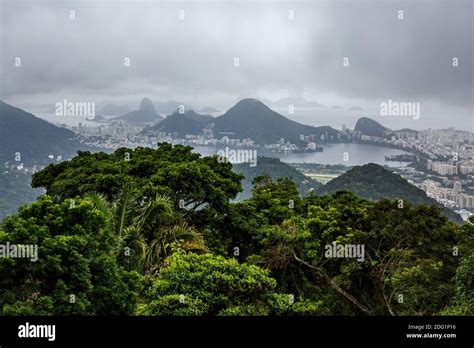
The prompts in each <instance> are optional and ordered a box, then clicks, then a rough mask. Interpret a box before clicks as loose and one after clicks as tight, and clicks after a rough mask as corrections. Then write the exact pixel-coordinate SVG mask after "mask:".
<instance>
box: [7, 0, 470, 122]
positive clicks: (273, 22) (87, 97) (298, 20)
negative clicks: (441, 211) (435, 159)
mask: <svg viewBox="0 0 474 348" xmlns="http://www.w3.org/2000/svg"><path fill="white" fill-rule="evenodd" d="M0 6H1V19H0V20H1V23H0V32H1V41H0V49H1V52H0V53H1V58H2V61H1V68H2V69H1V73H2V76H1V78H0V80H1V86H0V99H2V100H4V101H6V102H9V103H11V104H14V105H18V106H25V107H31V108H33V107H32V105H35V104H52V105H54V103H56V102H58V101H62V100H63V99H68V100H71V101H93V102H96V103H97V104H98V105H102V104H104V103H106V102H114V103H117V104H129V105H130V106H132V107H133V106H134V105H136V104H138V103H139V101H140V99H141V98H142V97H144V96H147V97H150V98H151V99H152V100H153V101H167V100H171V99H173V100H178V101H180V102H183V103H187V104H189V105H194V106H196V107H202V106H207V105H209V106H218V107H220V108H227V107H230V106H232V104H233V103H235V101H236V100H238V99H240V98H243V97H255V98H260V99H266V100H277V99H279V98H285V97H294V98H299V97H304V98H306V99H308V100H314V101H317V102H319V103H322V104H324V105H327V106H329V107H330V108H331V107H332V106H335V105H340V106H342V107H344V108H349V107H352V106H360V107H361V108H362V109H363V110H362V111H361V112H359V114H358V115H360V116H369V117H370V116H373V117H374V118H376V119H377V120H381V118H380V117H378V116H377V115H376V114H377V112H378V111H379V105H380V103H381V102H383V101H387V100H389V99H391V100H394V101H400V102H418V103H420V105H421V117H420V119H419V120H413V119H410V118H404V119H403V120H400V121H399V120H397V122H398V123H397V124H398V125H399V126H400V128H401V127H402V126H403V127H411V128H418V129H419V128H428V127H433V126H438V127H444V126H454V127H456V128H465V129H469V130H473V125H474V123H473V99H474V94H473V64H474V59H473V5H472V1H471V0H465V1H464V0H449V1H437V0H418V1H381V0H378V1H377V0H372V1H367V0H365V1H298V2H295V1H293V2H281V1H260V2H249V1H223V2H217V1H194V2H183V1H179V2H171V1H104V0H102V1H62V2H60V1H43V0H35V1H23V0H0ZM71 10H73V11H75V19H71V18H70V17H71V12H70V11H71ZM180 10H184V19H180ZM400 10H402V11H403V19H399V18H398V17H399V16H400V12H399V11H400ZM290 11H293V13H294V18H293V19H291V18H289V17H291V14H290ZM181 14H182V13H181ZM17 57H19V58H21V66H20V67H15V58H17ZM127 57H128V58H130V67H124V59H125V58H127ZM344 57H347V58H348V59H349V66H347V67H344V66H343V59H344ZM453 57H457V58H458V61H459V66H458V67H453ZM235 58H238V59H239V66H238V67H235V66H234V62H235ZM322 112H323V111H321V110H319V111H318V113H317V114H314V117H313V119H311V115H310V116H308V115H307V114H306V116H305V117H304V119H301V121H304V123H313V124H319V123H324V121H323V120H322V119H319V118H318V117H320V116H321V115H322ZM293 118H294V119H298V115H295V116H294V117H293ZM382 120H383V119H382ZM392 121H393V120H387V122H388V123H390V122H392ZM382 122H383V121H382ZM326 123H327V122H326ZM392 123H393V122H392Z"/></svg>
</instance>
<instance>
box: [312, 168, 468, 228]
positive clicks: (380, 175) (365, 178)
mask: <svg viewBox="0 0 474 348" xmlns="http://www.w3.org/2000/svg"><path fill="white" fill-rule="evenodd" d="M340 190H349V191H351V192H353V193H354V194H356V195H357V196H360V197H363V198H366V199H370V200H374V201H378V200H380V199H382V198H389V199H397V198H399V199H404V200H407V201H409V202H411V203H413V204H415V205H418V204H429V205H436V206H439V207H441V208H442V209H443V211H444V213H445V214H446V216H448V217H449V218H450V219H451V220H452V221H455V222H457V223H461V222H462V219H461V217H460V216H459V215H457V214H456V213H454V212H453V211H451V210H449V209H447V208H444V207H443V206H441V205H440V204H439V203H438V202H436V200H434V199H433V198H430V197H428V196H427V195H426V193H425V191H423V190H421V189H419V188H418V187H416V186H414V185H412V184H410V183H409V182H408V181H406V180H405V179H404V178H402V177H401V176H400V175H398V174H395V173H393V172H391V171H389V170H387V169H385V168H383V167H382V166H379V165H378V164H374V163H369V164H366V165H363V166H356V167H353V168H352V169H351V170H349V171H347V172H346V173H344V174H342V175H340V176H338V177H337V178H335V179H333V180H331V181H329V182H328V183H327V184H326V185H324V186H323V187H322V188H321V189H320V190H319V193H320V194H321V195H324V194H333V193H334V192H336V191H340Z"/></svg>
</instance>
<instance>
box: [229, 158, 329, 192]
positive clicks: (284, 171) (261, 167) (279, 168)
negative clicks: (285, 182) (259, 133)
mask: <svg viewBox="0 0 474 348" xmlns="http://www.w3.org/2000/svg"><path fill="white" fill-rule="evenodd" d="M233 170H234V171H235V172H236V173H240V174H243V175H244V176H245V179H244V180H242V187H243V191H242V192H241V193H239V195H238V196H237V198H236V200H238V201H240V200H244V199H247V198H250V197H251V196H252V180H253V179H254V178H255V177H257V176H260V175H265V174H268V175H269V176H270V177H271V178H272V180H277V179H279V178H289V179H291V180H293V181H294V182H295V183H296V185H297V186H298V191H299V193H300V194H301V195H302V196H306V195H307V194H308V193H309V192H310V189H313V190H314V191H315V192H318V191H319V190H320V188H321V186H322V185H321V184H320V183H319V182H317V181H315V180H313V179H311V178H309V177H307V176H305V175H304V174H303V173H301V172H300V171H299V170H297V169H295V168H293V167H292V166H290V165H288V164H286V163H284V162H281V161H280V159H278V158H272V157H258V158H257V165H256V166H255V167H250V165H249V164H248V163H239V164H234V165H233Z"/></svg>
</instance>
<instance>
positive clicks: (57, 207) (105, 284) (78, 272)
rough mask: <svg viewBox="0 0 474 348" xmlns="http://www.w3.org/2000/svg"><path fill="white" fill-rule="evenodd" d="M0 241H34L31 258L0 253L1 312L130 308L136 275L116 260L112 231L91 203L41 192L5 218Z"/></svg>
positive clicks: (110, 311) (107, 311)
mask: <svg viewBox="0 0 474 348" xmlns="http://www.w3.org/2000/svg"><path fill="white" fill-rule="evenodd" d="M0 240H1V241H2V242H7V241H8V242H10V244H36V245H38V260H37V261H32V260H30V259H25V258H0V288H1V289H3V290H2V291H1V292H0V311H1V313H2V314H9V315H27V314H28V315H33V314H35V315H38V314H41V315H46V314H60V315H66V314H82V315H91V314H104V315H105V314H130V313H133V312H134V308H135V303H136V296H137V293H138V290H139V288H138V285H139V282H138V281H139V276H138V274H136V273H133V272H131V273H130V272H126V271H125V270H123V269H122V268H121V267H120V266H119V265H118V264H117V261H116V258H115V255H114V254H113V247H114V244H115V241H114V235H113V231H111V230H110V229H109V228H108V226H107V224H106V218H105V216H104V215H103V214H101V213H100V212H99V211H98V210H97V209H95V208H94V206H93V205H92V203H90V202H88V201H86V200H76V201H74V202H73V201H72V200H66V201H62V202H57V201H55V200H54V199H53V198H52V197H49V196H42V197H40V198H39V200H38V201H37V202H35V203H32V204H30V205H27V206H24V207H22V208H21V209H20V212H19V213H18V215H15V216H12V217H8V218H7V219H6V220H5V222H4V224H3V225H2V227H1V229H0ZM71 295H74V297H75V298H74V303H71Z"/></svg>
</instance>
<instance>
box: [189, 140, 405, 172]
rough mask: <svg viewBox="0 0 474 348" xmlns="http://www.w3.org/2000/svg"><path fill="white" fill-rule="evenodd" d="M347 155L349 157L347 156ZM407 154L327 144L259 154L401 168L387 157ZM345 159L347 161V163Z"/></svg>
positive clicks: (205, 150) (210, 151)
mask: <svg viewBox="0 0 474 348" xmlns="http://www.w3.org/2000/svg"><path fill="white" fill-rule="evenodd" d="M194 151H196V152H199V153H200V154H202V155H204V156H209V155H214V154H216V153H217V151H218V148H216V147H211V146H209V147H206V146H196V147H195V148H194ZM345 153H347V155H346V156H345ZM405 153H407V152H405V151H402V150H398V149H392V148H388V147H382V146H376V145H369V144H355V143H349V144H327V145H324V151H323V152H311V153H291V154H282V153H271V154H270V153H265V154H260V153H258V152H257V154H258V155H259V156H260V155H264V156H267V157H269V156H272V157H279V158H280V159H281V161H283V162H287V163H319V164H333V165H334V164H342V165H346V166H355V165H363V164H367V163H376V164H380V165H387V166H390V167H401V166H406V164H407V163H404V162H393V161H386V160H385V156H392V155H400V154H405ZM344 159H347V161H345V160H344Z"/></svg>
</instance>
